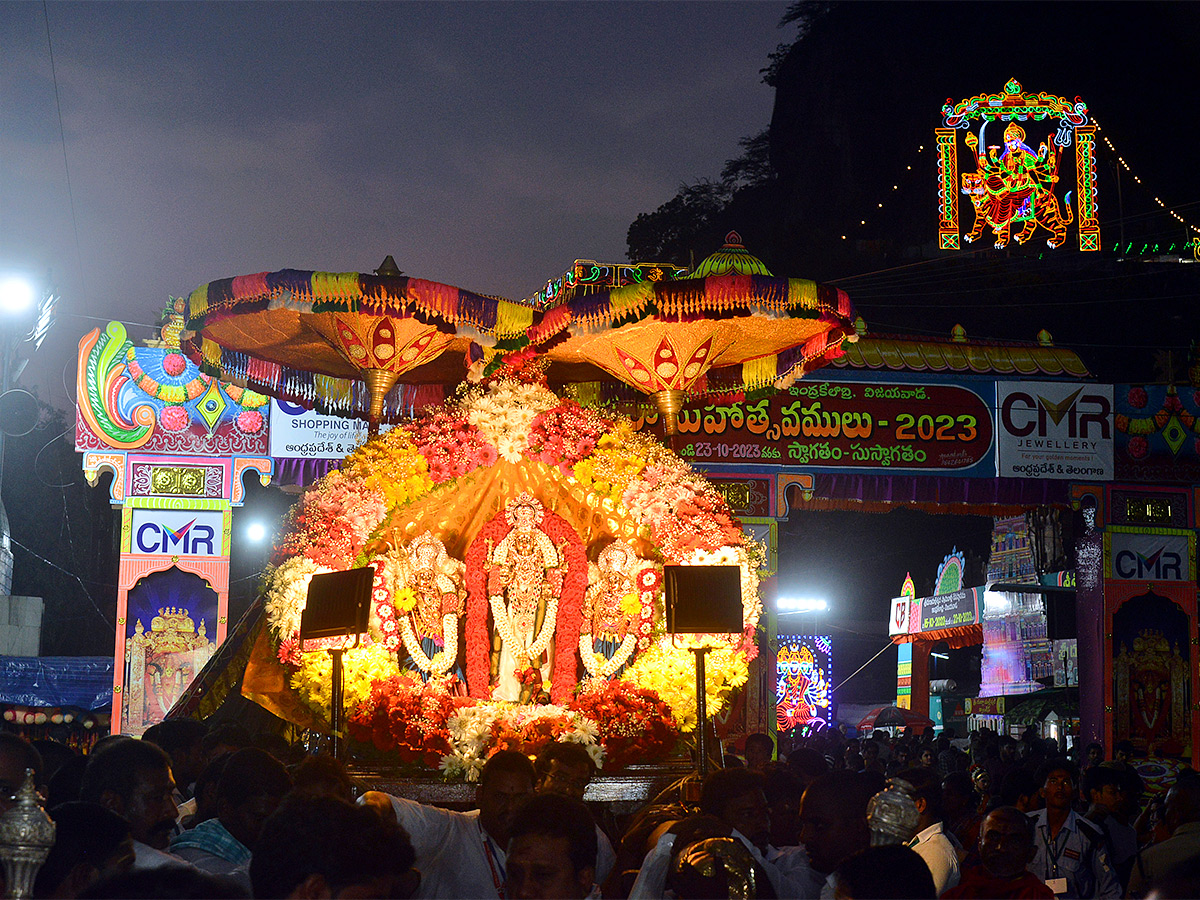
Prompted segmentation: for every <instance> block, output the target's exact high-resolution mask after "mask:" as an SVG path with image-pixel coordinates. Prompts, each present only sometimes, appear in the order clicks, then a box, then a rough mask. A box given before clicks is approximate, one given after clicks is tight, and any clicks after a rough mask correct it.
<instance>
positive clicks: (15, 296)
mask: <svg viewBox="0 0 1200 900" xmlns="http://www.w3.org/2000/svg"><path fill="white" fill-rule="evenodd" d="M33 295H34V287H33V284H32V283H31V282H30V281H29V280H28V279H25V278H21V277H19V276H11V277H9V278H5V279H4V280H3V281H0V312H3V313H5V314H6V315H13V314H17V313H23V312H25V311H26V310H28V309H31V308H32V307H33Z"/></svg>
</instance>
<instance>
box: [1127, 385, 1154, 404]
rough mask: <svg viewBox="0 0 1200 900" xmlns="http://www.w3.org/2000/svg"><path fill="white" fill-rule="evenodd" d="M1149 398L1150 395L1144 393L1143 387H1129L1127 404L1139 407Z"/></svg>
mask: <svg viewBox="0 0 1200 900" xmlns="http://www.w3.org/2000/svg"><path fill="white" fill-rule="evenodd" d="M1149 400H1150V397H1149V396H1148V395H1147V394H1146V389H1145V388H1143V387H1132V388H1130V389H1129V405H1130V406H1132V407H1133V408H1134V409H1141V408H1142V407H1144V406H1145V405H1146V403H1147V402H1149Z"/></svg>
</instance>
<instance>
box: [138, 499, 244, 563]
mask: <svg viewBox="0 0 1200 900" xmlns="http://www.w3.org/2000/svg"><path fill="white" fill-rule="evenodd" d="M129 512H130V527H129V529H128V532H127V533H128V540H129V547H128V549H127V550H126V551H125V552H127V553H134V554H150V555H162V556H209V557H222V556H225V555H227V554H228V553H229V548H228V544H227V541H228V537H227V535H228V532H229V529H228V526H227V524H226V519H227V516H228V513H227V512H223V511H220V510H196V509H182V510H181V509H131V510H130V511H129Z"/></svg>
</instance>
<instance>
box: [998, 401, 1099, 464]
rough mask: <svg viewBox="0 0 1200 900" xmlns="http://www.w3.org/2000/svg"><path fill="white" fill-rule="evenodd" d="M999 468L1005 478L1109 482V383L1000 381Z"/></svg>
mask: <svg viewBox="0 0 1200 900" xmlns="http://www.w3.org/2000/svg"><path fill="white" fill-rule="evenodd" d="M996 471H997V473H998V474H999V475H1000V476H1001V477H1007V478H1053V479H1073V480H1081V479H1087V480H1096V481H1111V480H1112V477H1113V388H1112V385H1111V384H1082V385H1081V384H1074V383H1057V382H1030V381H1000V382H997V383H996Z"/></svg>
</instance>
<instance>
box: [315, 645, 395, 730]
mask: <svg viewBox="0 0 1200 900" xmlns="http://www.w3.org/2000/svg"><path fill="white" fill-rule="evenodd" d="M330 660H331V657H330V655H329V654H328V653H325V652H320V653H305V654H304V662H303V663H302V664H301V666H300V668H299V669H297V670H296V671H295V672H293V673H292V680H291V683H292V688H293V689H294V690H295V691H296V693H297V695H298V696H299V697H300V700H301V701H302V702H303V703H304V704H305V705H306V706H308V707H309V708H310V709H312V710H313V711H314V712H316V713H318V714H320V715H322V716H325V717H328V716H329V699H330V687H331V683H330V676H331V675H332V673H333V668H332V664H331V662H330ZM343 660H344V663H345V664H344V667H343V672H344V674H343V676H342V690H343V693H344V699H345V704H346V709H354V708H355V707H356V706H358V705H359V704H360V703H362V702H363V701H365V700H367V699H368V698H369V697H370V696H371V682H372V681H374V680H375V679H377V678H379V679H382V678H390V677H391V676H393V675H395V674H396V673H397V671H398V669H397V666H396V657H395V654H393V653H390V652H388V650H387V648H385V647H384V646H383V645H382V644H371V645H370V646H369V647H355V648H354V649H353V650H347V651H346V653H345V656H344V657H343Z"/></svg>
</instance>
